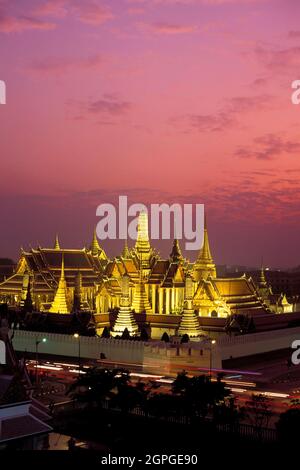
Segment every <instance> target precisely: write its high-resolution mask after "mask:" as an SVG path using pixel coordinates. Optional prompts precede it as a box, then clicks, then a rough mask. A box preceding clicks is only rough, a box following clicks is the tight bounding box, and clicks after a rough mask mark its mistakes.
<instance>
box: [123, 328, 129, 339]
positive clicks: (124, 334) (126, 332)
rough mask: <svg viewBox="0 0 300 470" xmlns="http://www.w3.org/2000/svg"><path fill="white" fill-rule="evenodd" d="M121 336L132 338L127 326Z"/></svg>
mask: <svg viewBox="0 0 300 470" xmlns="http://www.w3.org/2000/svg"><path fill="white" fill-rule="evenodd" d="M121 338H122V339H130V334H129V331H128V329H127V328H125V330H124V331H123V333H122V336H121Z"/></svg>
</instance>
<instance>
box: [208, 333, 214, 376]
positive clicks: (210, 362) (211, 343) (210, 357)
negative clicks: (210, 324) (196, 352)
mask: <svg viewBox="0 0 300 470" xmlns="http://www.w3.org/2000/svg"><path fill="white" fill-rule="evenodd" d="M209 342H210V348H209V350H210V355H209V377H210V379H211V369H212V346H213V344H216V340H215V339H209Z"/></svg>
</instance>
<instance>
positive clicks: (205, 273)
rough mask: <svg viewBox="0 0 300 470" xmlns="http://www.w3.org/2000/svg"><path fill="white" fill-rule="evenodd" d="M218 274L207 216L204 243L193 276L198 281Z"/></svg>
mask: <svg viewBox="0 0 300 470" xmlns="http://www.w3.org/2000/svg"><path fill="white" fill-rule="evenodd" d="M216 275H217V272H216V265H215V264H214V261H213V258H212V256H211V251H210V247H209V241H208V232H207V224H206V216H205V217H204V236H203V244H202V248H201V250H200V252H199V255H198V258H197V260H196V262H195V264H194V269H193V276H194V280H195V281H197V282H198V281H200V280H202V279H207V278H208V277H209V276H211V277H216Z"/></svg>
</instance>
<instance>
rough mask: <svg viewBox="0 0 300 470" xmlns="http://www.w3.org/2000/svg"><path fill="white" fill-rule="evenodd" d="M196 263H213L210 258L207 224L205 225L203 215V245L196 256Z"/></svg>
mask: <svg viewBox="0 0 300 470" xmlns="http://www.w3.org/2000/svg"><path fill="white" fill-rule="evenodd" d="M198 261H199V262H200V263H213V259H212V256H211V251H210V247H209V241H208V232H207V223H206V215H204V236H203V244H202V248H201V250H200V252H199V255H198Z"/></svg>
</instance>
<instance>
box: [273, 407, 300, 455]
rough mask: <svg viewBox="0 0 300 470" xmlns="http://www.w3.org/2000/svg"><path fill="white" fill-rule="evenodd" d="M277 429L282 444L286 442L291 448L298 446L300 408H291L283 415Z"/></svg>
mask: <svg viewBox="0 0 300 470" xmlns="http://www.w3.org/2000/svg"><path fill="white" fill-rule="evenodd" d="M276 427H277V431H278V436H279V439H280V441H281V442H284V443H286V444H288V445H289V446H293V445H298V442H299V428H300V408H290V409H289V410H287V411H285V412H284V413H282V414H281V415H280V417H279V421H278V423H277V425H276Z"/></svg>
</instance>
